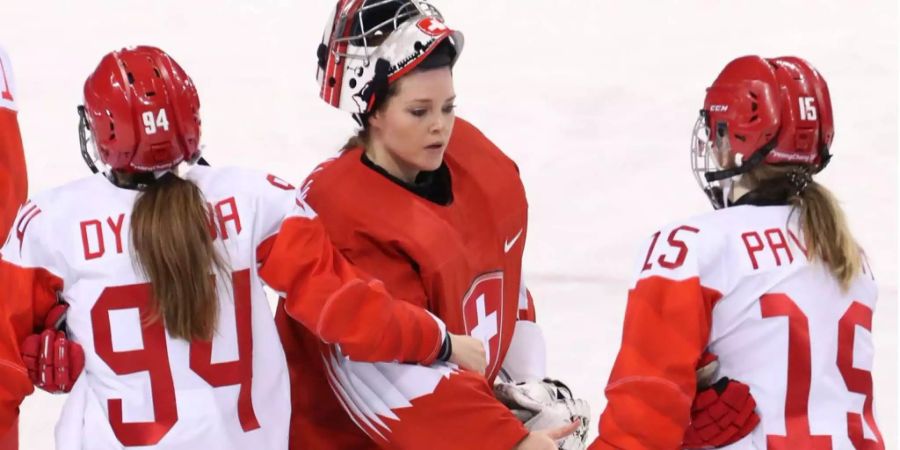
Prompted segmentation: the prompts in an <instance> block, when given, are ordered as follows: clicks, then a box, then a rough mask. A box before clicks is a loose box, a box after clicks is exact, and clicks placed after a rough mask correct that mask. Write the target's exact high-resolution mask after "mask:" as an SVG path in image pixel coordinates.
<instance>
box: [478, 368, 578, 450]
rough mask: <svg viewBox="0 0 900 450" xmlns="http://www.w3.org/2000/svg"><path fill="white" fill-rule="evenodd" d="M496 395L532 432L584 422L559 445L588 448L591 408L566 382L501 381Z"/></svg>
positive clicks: (575, 449) (564, 449) (572, 449)
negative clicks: (586, 443)
mask: <svg viewBox="0 0 900 450" xmlns="http://www.w3.org/2000/svg"><path fill="white" fill-rule="evenodd" d="M494 395H495V396H496V397H497V399H498V400H500V402H502V403H503V404H504V405H506V407H508V408H509V409H510V410H511V411H512V413H513V414H514V415H515V416H516V417H517V418H518V419H519V420H520V421H522V423H524V424H525V428H527V429H528V430H529V431H539V430H548V429H554V428H558V427H561V426H564V425H568V424H570V423H572V422H574V421H576V420H580V421H581V424H580V425H579V426H578V429H577V430H575V432H574V433H572V434H570V435H569V436H567V437H565V438H563V439H561V440H559V441H557V443H556V444H557V445H558V446H559V448H560V449H562V450H582V449H584V448H585V440H586V439H587V430H588V426H589V423H588V422H589V421H590V418H591V408H590V405H588V403H587V402H586V401H584V400H581V399H576V398H574V397H573V396H572V391H571V390H570V389H569V387H568V386H566V385H565V384H563V382H561V381H559V380H552V379H550V378H545V379H544V380H543V381H529V382H521V383H506V382H498V383H497V384H495V385H494Z"/></svg>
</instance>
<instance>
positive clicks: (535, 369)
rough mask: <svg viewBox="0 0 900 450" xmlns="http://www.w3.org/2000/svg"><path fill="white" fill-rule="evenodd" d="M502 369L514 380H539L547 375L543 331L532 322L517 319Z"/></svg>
mask: <svg viewBox="0 0 900 450" xmlns="http://www.w3.org/2000/svg"><path fill="white" fill-rule="evenodd" d="M503 371H504V372H506V374H507V375H508V376H509V377H510V378H511V379H512V381H514V382H519V381H539V380H543V379H544V378H546V376H547V344H546V342H544V332H543V331H541V327H540V326H539V325H538V324H537V323H534V322H531V321H527V320H519V321H517V322H516V330H515V331H514V332H513V338H512V341H511V342H510V343H509V350H507V352H506V358H505V359H504V360H503Z"/></svg>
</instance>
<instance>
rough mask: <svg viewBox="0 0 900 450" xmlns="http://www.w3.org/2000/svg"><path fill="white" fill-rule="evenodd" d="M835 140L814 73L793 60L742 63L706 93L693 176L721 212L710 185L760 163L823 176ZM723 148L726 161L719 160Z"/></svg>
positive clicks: (821, 83) (824, 92)
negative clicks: (801, 168) (794, 167)
mask: <svg viewBox="0 0 900 450" xmlns="http://www.w3.org/2000/svg"><path fill="white" fill-rule="evenodd" d="M726 138H727V139H726ZM833 138H834V117H833V116H832V110H831V97H830V95H829V93H828V85H827V84H826V83H825V79H824V78H822V76H821V75H820V74H819V72H818V71H816V69H815V68H814V67H813V66H812V65H810V64H809V63H808V62H806V61H804V60H802V59H800V58H797V57H793V56H787V57H780V58H769V59H765V58H761V57H759V56H744V57H741V58H737V59H735V60H734V61H731V62H730V63H728V65H727V66H725V68H724V69H723V70H722V72H721V73H720V74H719V76H718V78H716V80H715V81H714V82H713V84H712V86H710V87H709V88H707V90H706V99H705V101H704V105H703V109H702V110H701V111H700V118H699V119H698V120H697V123H696V125H695V126H694V133H693V139H692V143H691V153H692V155H693V159H692V162H693V169H694V175H695V176H696V177H697V180H698V182H699V183H700V185H701V187H702V188H703V189H704V191H706V192H707V194H708V195H710V196H711V197H710V198H711V199H712V200H713V204H714V205H715V206H717V207H721V206H722V205H720V204H717V202H719V201H720V199H718V198H713V197H712V196H713V195H715V196H716V197H718V196H719V194H720V193H721V191H720V186H718V185H716V184H715V183H717V182H719V181H722V180H727V179H731V178H732V177H735V176H737V175H741V174H743V173H746V172H748V171H749V170H751V169H753V168H754V167H756V166H758V165H759V164H762V163H765V164H773V165H779V164H793V165H803V166H808V167H809V168H810V169H811V172H812V173H815V172H818V171H821V170H822V169H823V168H825V166H826V165H827V164H828V161H829V160H830V158H831V153H830V151H829V150H830V147H831V142H832V140H833ZM726 141H727V145H728V146H729V149H728V150H730V151H729V152H728V155H727V156H728V157H729V158H731V160H729V161H720V160H717V155H718V154H717V151H720V150H722V148H723V147H724V146H725V142H726Z"/></svg>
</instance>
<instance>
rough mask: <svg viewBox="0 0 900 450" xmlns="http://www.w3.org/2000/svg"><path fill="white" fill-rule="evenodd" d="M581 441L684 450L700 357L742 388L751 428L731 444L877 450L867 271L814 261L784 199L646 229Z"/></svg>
mask: <svg viewBox="0 0 900 450" xmlns="http://www.w3.org/2000/svg"><path fill="white" fill-rule="evenodd" d="M638 264H639V266H638V268H637V271H638V273H639V276H638V279H637V281H636V283H635V285H634V287H633V288H632V290H631V291H630V293H629V302H628V308H627V312H626V317H625V327H624V334H623V341H622V348H621V350H620V352H619V355H618V358H617V360H616V364H615V366H614V368H613V371H612V374H611V376H610V380H609V384H608V386H607V388H606V395H607V397H608V399H609V403H608V405H607V407H606V410H605V411H604V413H603V415H602V416H601V420H600V436H599V438H598V440H597V441H596V442H595V443H594V444H593V446H592V447H591V448H592V449H593V450H596V449H606V448H629V449H630V448H652V449H675V448H680V443H681V439H682V437H683V435H684V430H685V427H686V426H687V424H688V422H689V420H690V405H691V401H692V399H693V396H694V392H695V389H696V386H695V385H696V376H695V373H694V370H695V368H696V367H695V366H696V364H697V361H698V359H699V357H700V355H701V353H702V352H703V351H704V348H708V349H709V350H710V351H711V352H713V353H715V354H717V355H718V356H719V362H720V364H721V366H720V369H719V374H718V375H719V376H727V377H730V378H733V379H736V380H739V381H742V382H744V383H746V384H748V385H749V386H750V390H751V393H752V394H753V396H754V398H755V399H756V403H757V413H758V414H759V416H760V419H761V423H760V425H759V426H758V427H757V428H756V429H755V430H754V431H753V432H752V433H751V434H750V435H748V436H747V437H746V438H745V439H743V440H741V441H739V442H737V443H735V444H733V445H731V446H729V447H727V448H730V449H769V450H781V449H784V450H787V449H810V450H817V449H822V450H824V449H863V448H865V449H883V448H884V443H883V441H882V439H881V435H880V433H879V432H878V427H877V425H876V422H875V418H874V413H873V392H872V375H871V368H872V360H873V345H872V332H871V328H872V326H871V325H872V314H873V312H874V309H875V300H876V297H877V289H876V285H875V282H874V278H873V277H872V273H871V270H870V268H869V267H868V266H867V265H864V270H863V273H861V274H860V275H859V276H858V277H857V279H856V280H854V281H853V283H852V284H851V286H850V288H849V289H848V290H847V291H844V290H842V288H841V286H840V285H839V283H838V282H837V281H836V279H835V278H834V277H833V276H832V275H831V273H830V272H829V271H828V269H827V268H826V267H825V266H824V265H822V264H820V263H814V264H810V263H809V261H808V260H807V258H806V249H805V247H804V239H803V236H801V234H800V231H799V224H798V213H797V212H795V213H793V214H792V213H791V207H789V206H765V207H760V206H750V205H745V206H736V207H731V208H727V209H724V210H720V211H715V212H711V213H708V214H705V215H701V216H698V217H695V218H693V219H690V220H687V221H684V222H679V223H675V224H673V225H671V226H669V227H666V228H664V229H663V230H661V231H659V232H657V233H655V234H654V235H653V236H652V237H651V239H650V243H649V245H648V246H647V247H645V249H644V251H643V252H642V254H641V256H640V259H639V261H638Z"/></svg>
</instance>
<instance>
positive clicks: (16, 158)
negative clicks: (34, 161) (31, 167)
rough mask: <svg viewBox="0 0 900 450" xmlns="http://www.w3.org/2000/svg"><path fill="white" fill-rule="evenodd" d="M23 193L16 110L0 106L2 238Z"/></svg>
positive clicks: (25, 187)
mask: <svg viewBox="0 0 900 450" xmlns="http://www.w3.org/2000/svg"><path fill="white" fill-rule="evenodd" d="M0 57H2V55H0ZM0 76H2V73H0ZM0 81H2V80H0ZM0 88H2V85H0ZM27 195H28V176H27V174H26V172H25V154H24V152H23V151H22V138H21V136H20V135H19V123H18V121H17V120H16V112H15V111H13V110H10V109H6V108H3V107H2V106H0V230H2V231H0V234H2V236H3V237H4V238H5V237H6V234H7V232H8V231H9V229H10V227H11V226H12V221H13V219H14V218H15V217H16V211H17V210H18V209H19V206H20V205H21V204H22V203H25V199H26V196H27Z"/></svg>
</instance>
